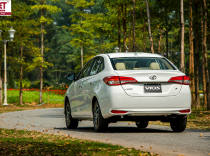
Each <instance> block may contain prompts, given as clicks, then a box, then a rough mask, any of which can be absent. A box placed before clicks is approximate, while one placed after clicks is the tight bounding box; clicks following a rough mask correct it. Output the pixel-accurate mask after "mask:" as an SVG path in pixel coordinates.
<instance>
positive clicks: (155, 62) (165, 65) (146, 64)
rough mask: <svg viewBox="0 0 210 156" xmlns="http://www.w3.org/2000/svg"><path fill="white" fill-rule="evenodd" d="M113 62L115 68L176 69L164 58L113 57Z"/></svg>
mask: <svg viewBox="0 0 210 156" xmlns="http://www.w3.org/2000/svg"><path fill="white" fill-rule="evenodd" d="M111 62H112V65H113V68H114V69H115V70H176V68H175V67H173V66H172V65H171V63H169V62H168V61H167V60H166V59H164V58H151V57H150V58H148V57H133V58H131V57H129V58H126V57H123V58H111Z"/></svg>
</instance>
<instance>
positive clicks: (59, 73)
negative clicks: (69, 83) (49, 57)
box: [58, 69, 61, 82]
mask: <svg viewBox="0 0 210 156" xmlns="http://www.w3.org/2000/svg"><path fill="white" fill-rule="evenodd" d="M60 79H61V69H60V72H59V79H58V82H60Z"/></svg>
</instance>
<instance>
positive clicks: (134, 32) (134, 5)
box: [129, 0, 136, 52]
mask: <svg viewBox="0 0 210 156" xmlns="http://www.w3.org/2000/svg"><path fill="white" fill-rule="evenodd" d="M135 3H136V2H135V0H133V52H136V47H135V42H136V40H135V36H136V31H135V24H136V21H135V16H136V12H135V11H136V4H135ZM129 49H130V48H129Z"/></svg>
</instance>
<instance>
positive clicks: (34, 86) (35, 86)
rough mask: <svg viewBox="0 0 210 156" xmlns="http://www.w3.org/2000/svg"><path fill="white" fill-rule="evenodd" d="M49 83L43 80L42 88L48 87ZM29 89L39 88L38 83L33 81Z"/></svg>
mask: <svg viewBox="0 0 210 156" xmlns="http://www.w3.org/2000/svg"><path fill="white" fill-rule="evenodd" d="M49 86H50V83H49V82H48V81H47V80H43V88H45V87H49ZM30 88H40V81H35V82H33V83H32V84H31V87H30Z"/></svg>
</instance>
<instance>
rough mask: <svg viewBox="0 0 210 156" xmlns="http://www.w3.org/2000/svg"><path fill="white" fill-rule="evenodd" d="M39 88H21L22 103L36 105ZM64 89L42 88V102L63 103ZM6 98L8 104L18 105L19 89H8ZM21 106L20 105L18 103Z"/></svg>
mask: <svg viewBox="0 0 210 156" xmlns="http://www.w3.org/2000/svg"><path fill="white" fill-rule="evenodd" d="M38 91H39V90H38V89H24V90H23V104H29V105H38V104H39V92H38ZM65 92H66V90H59V89H57V90H47V89H46V90H44V89H43V95H42V98H43V103H47V104H63V101H64V94H65ZM7 99H8V103H9V104H13V105H18V103H19V90H18V89H8V91H7ZM20 106H21V105H20Z"/></svg>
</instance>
